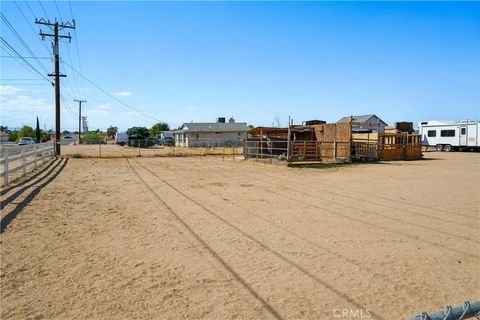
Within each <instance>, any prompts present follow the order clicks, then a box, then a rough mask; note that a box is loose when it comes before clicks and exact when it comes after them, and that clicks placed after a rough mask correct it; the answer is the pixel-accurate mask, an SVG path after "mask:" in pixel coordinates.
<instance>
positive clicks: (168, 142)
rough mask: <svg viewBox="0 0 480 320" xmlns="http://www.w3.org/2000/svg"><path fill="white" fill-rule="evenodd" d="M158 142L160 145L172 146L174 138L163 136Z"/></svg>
mask: <svg viewBox="0 0 480 320" xmlns="http://www.w3.org/2000/svg"><path fill="white" fill-rule="evenodd" d="M158 144H159V145H161V146H173V145H174V144H175V140H173V137H164V138H161V139H159V140H158Z"/></svg>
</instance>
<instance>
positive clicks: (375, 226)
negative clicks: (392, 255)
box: [197, 166, 480, 258]
mask: <svg viewBox="0 0 480 320" xmlns="http://www.w3.org/2000/svg"><path fill="white" fill-rule="evenodd" d="M197 167H199V166H197ZM229 169H231V168H229ZM216 173H217V174H219V175H221V176H223V177H224V178H226V179H232V178H236V179H237V181H242V182H245V178H244V177H241V178H240V179H242V180H240V179H239V178H238V176H236V177H235V176H234V175H233V174H232V171H230V172H229V174H228V175H225V174H222V173H220V172H216ZM252 179H253V180H257V181H260V182H262V183H269V184H271V181H265V180H263V179H259V178H256V175H255V178H251V179H249V180H247V181H251V180H252ZM269 187H270V186H269V185H268V184H267V186H263V190H265V191H267V192H268V193H270V194H272V195H274V196H276V197H281V198H286V199H289V200H291V201H294V202H296V203H299V204H301V205H304V206H310V207H312V208H316V209H319V210H322V211H323V212H327V213H330V214H332V215H336V216H340V217H342V218H345V219H347V220H351V221H355V222H357V223H360V224H363V225H367V226H370V227H373V228H374V229H382V230H385V231H388V232H390V233H393V234H400V235H402V236H404V237H407V238H410V239H413V240H416V241H421V242H424V243H427V244H429V245H432V246H435V247H437V248H440V249H444V250H448V251H451V252H455V253H460V254H462V255H465V256H468V257H472V258H479V257H480V256H479V255H477V254H475V253H471V252H466V251H463V250H459V249H455V248H450V247H447V246H445V245H444V244H440V243H437V242H433V241H430V240H427V239H423V238H420V237H419V236H417V235H411V234H409V233H407V232H403V231H399V230H397V229H393V228H390V227H387V226H384V225H378V224H376V223H372V222H368V221H364V220H362V219H359V218H356V217H352V216H350V215H348V214H344V213H341V212H336V211H333V210H330V209H328V208H326V207H325V206H319V205H316V204H312V203H307V202H304V201H300V200H298V199H296V198H294V197H291V196H288V195H286V194H281V195H279V194H278V193H276V192H275V191H273V190H270V189H269ZM281 187H282V188H284V189H287V190H290V191H292V192H296V193H298V194H301V195H302V196H303V195H306V196H309V197H311V198H314V199H320V200H323V201H327V202H330V203H332V204H334V205H336V206H340V205H339V204H338V203H337V202H335V201H332V200H329V199H323V198H321V197H317V196H314V195H310V194H308V193H305V192H301V191H298V190H296V189H293V188H289V187H287V186H284V185H282V186H281ZM342 205H343V204H342ZM352 208H353V209H355V210H357V208H356V207H353V206H352ZM365 213H367V214H369V212H368V211H365ZM374 215H378V216H383V215H379V214H374ZM312 219H313V220H315V221H316V222H319V223H321V221H319V220H318V219H315V218H313V217H312ZM402 223H406V224H408V223H407V222H403V221H402ZM447 234H448V235H449V236H451V235H450V233H447ZM460 238H462V239H465V240H468V241H474V242H477V243H478V241H477V240H474V239H470V238H468V237H463V236H461V237H460Z"/></svg>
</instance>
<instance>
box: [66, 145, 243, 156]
mask: <svg viewBox="0 0 480 320" xmlns="http://www.w3.org/2000/svg"><path fill="white" fill-rule="evenodd" d="M61 154H62V155H64V156H81V157H102V158H115V157H125V156H127V157H136V156H142V157H161V156H172V155H176V156H192V155H220V154H226V155H233V154H236V155H237V156H238V157H240V155H242V154H243V149H242V148H231V147H225V148H223V147H214V148H210V147H209V148H185V147H175V148H173V147H170V146H158V145H155V146H153V147H148V148H135V147H129V146H123V147H122V146H119V145H116V144H101V145H98V144H97V145H91V144H90V145H88V144H82V145H74V144H70V145H65V146H62V147H61ZM242 157H243V156H242Z"/></svg>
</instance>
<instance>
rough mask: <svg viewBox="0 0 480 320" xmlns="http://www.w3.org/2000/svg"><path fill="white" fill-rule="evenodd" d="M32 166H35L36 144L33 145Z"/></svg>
mask: <svg viewBox="0 0 480 320" xmlns="http://www.w3.org/2000/svg"><path fill="white" fill-rule="evenodd" d="M33 166H34V168H35V169H36V168H37V145H36V144H34V145H33Z"/></svg>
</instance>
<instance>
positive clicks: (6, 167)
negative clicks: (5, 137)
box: [3, 148, 8, 186]
mask: <svg viewBox="0 0 480 320" xmlns="http://www.w3.org/2000/svg"><path fill="white" fill-rule="evenodd" d="M3 156H4V157H5V163H4V165H3V169H4V171H3V185H4V186H6V185H7V184H8V148H5V149H4V152H3Z"/></svg>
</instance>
